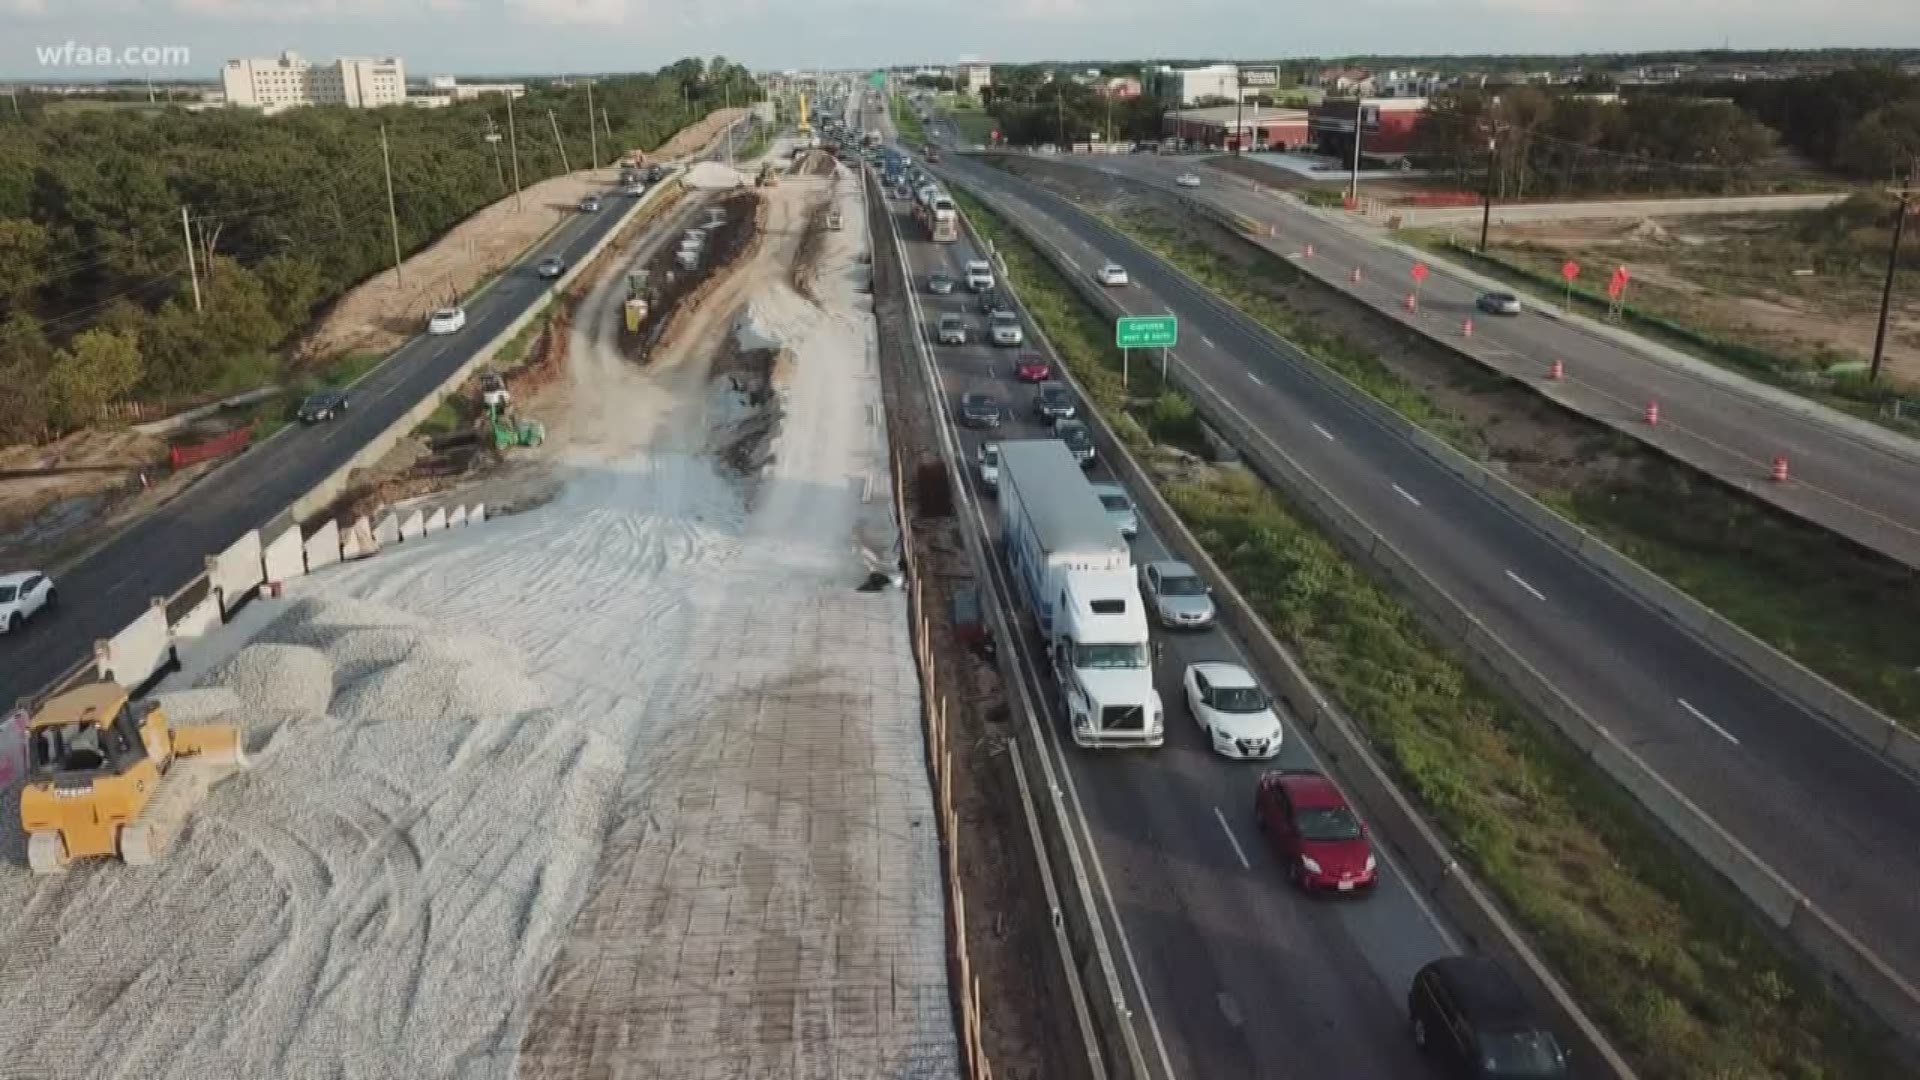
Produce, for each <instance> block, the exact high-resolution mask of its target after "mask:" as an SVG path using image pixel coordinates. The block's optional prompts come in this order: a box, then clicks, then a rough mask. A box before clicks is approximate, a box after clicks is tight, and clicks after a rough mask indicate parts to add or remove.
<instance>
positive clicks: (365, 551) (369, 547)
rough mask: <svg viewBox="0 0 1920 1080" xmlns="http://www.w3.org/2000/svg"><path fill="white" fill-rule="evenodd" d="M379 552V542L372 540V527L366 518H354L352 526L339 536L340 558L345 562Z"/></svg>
mask: <svg viewBox="0 0 1920 1080" xmlns="http://www.w3.org/2000/svg"><path fill="white" fill-rule="evenodd" d="M379 551H380V541H378V540H376V539H374V533H373V526H372V525H369V524H368V523H367V519H366V518H363V517H362V518H355V519H354V521H353V525H352V526H350V527H349V528H348V529H347V530H346V531H344V532H342V533H341V534H340V557H341V558H342V559H345V560H352V559H364V558H366V557H367V556H369V555H376V554H378V553H379Z"/></svg>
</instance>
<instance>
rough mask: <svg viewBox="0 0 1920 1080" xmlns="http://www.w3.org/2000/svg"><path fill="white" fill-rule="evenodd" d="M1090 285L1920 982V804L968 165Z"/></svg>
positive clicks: (1139, 257) (1201, 316) (1273, 345)
mask: <svg viewBox="0 0 1920 1080" xmlns="http://www.w3.org/2000/svg"><path fill="white" fill-rule="evenodd" d="M940 169H941V170H942V171H944V172H947V173H948V174H950V175H951V176H952V177H955V178H958V179H961V180H963V181H964V185H963V186H968V187H973V188H975V189H976V190H986V191H990V192H992V193H994V194H995V197H996V199H997V200H998V201H999V203H1000V205H1001V207H1002V208H1003V209H1005V210H1008V211H1010V212H1011V213H1012V214H1013V215H1014V216H1016V217H1017V218H1019V219H1020V220H1021V221H1023V222H1025V223H1026V224H1028V225H1030V226H1032V227H1034V228H1036V229H1037V230H1038V231H1039V232H1040V233H1041V235H1042V236H1043V237H1044V238H1045V239H1046V240H1047V242H1048V243H1049V244H1050V245H1052V246H1053V247H1054V248H1056V249H1057V250H1059V251H1061V252H1063V253H1064V254H1065V256H1066V257H1067V258H1068V259H1069V260H1071V263H1070V265H1071V267H1072V268H1073V270H1072V272H1080V273H1087V274H1092V273H1093V272H1094V271H1095V270H1096V269H1097V268H1098V267H1099V266H1100V265H1101V264H1102V263H1104V262H1106V261H1107V260H1108V259H1110V258H1111V259H1114V260H1116V261H1118V262H1120V263H1121V264H1123V265H1125V266H1126V267H1127V268H1128V269H1129V270H1130V271H1131V273H1132V276H1133V281H1134V287H1133V288H1131V289H1128V290H1125V292H1124V294H1123V295H1121V296H1120V297H1118V298H1119V299H1120V300H1121V302H1122V305H1123V306H1124V307H1125V308H1126V309H1127V310H1128V311H1130V312H1132V313H1133V314H1136V315H1149V314H1160V313H1165V312H1173V313H1175V314H1177V315H1178V316H1179V318H1180V321H1181V327H1180V331H1181V333H1180V336H1181V342H1182V344H1181V347H1180V348H1179V349H1178V350H1176V353H1175V357H1176V363H1178V364H1179V365H1180V367H1182V368H1184V369H1185V370H1186V371H1187V372H1188V373H1189V375H1190V376H1191V377H1192V378H1194V379H1196V380H1198V381H1201V382H1203V383H1204V384H1206V385H1208V386H1210V387H1212V389H1213V390H1214V392H1215V396H1217V397H1222V398H1223V399H1224V400H1226V401H1228V402H1230V403H1231V405H1230V407H1231V408H1234V409H1236V410H1238V411H1239V412H1240V413H1241V414H1242V419H1243V420H1244V421H1245V422H1246V423H1247V424H1248V425H1249V426H1251V427H1253V428H1254V429H1255V430H1256V431H1257V432H1258V433H1259V437H1260V438H1262V439H1264V440H1266V441H1267V442H1268V443H1269V444H1270V445H1271V446H1272V447H1275V448H1284V450H1285V452H1286V453H1287V454H1289V455H1291V456H1292V457H1293V459H1294V460H1295V461H1297V462H1298V463H1299V464H1300V465H1301V466H1302V467H1303V468H1305V469H1306V470H1307V471H1308V472H1309V473H1310V474H1311V475H1313V476H1314V477H1316V478H1317V479H1318V480H1319V481H1320V482H1321V483H1322V484H1324V485H1326V486H1327V487H1328V488H1330V489H1331V490H1332V491H1333V492H1334V493H1335V494H1336V495H1337V496H1338V497H1339V498H1340V499H1342V500H1343V501H1345V503H1346V504H1347V506H1348V507H1349V508H1350V509H1351V510H1353V511H1354V512H1355V513H1357V514H1358V515H1359V516H1360V518H1361V520H1363V521H1364V522H1365V523H1366V524H1367V525H1368V527H1370V528H1371V529H1373V530H1374V531H1376V532H1377V533H1379V534H1381V535H1382V536H1384V537H1385V538H1386V539H1387V540H1388V541H1390V542H1391V543H1392V544H1393V545H1394V546H1395V547H1396V548H1398V549H1399V550H1400V552H1402V553H1403V554H1404V555H1406V556H1407V557H1409V558H1410V559H1412V560H1413V561H1414V562H1415V564H1416V565H1417V566H1418V567H1419V568H1420V569H1421V570H1422V571H1423V572H1424V573H1425V574H1426V575H1427V576H1428V577H1429V578H1431V579H1432V580H1434V581H1436V582H1437V583H1438V584H1439V585H1440V586H1441V588H1443V589H1445V590H1446V591H1447V592H1448V593H1450V594H1451V595H1452V596H1453V597H1454V598H1455V599H1456V600H1458V601H1460V602H1462V603H1464V604H1465V605H1466V606H1467V608H1468V609H1469V610H1470V611H1472V612H1474V613H1475V615H1476V616H1477V617H1478V618H1479V619H1480V621H1481V623H1482V625H1483V626H1484V627H1485V628H1486V629H1487V630H1488V631H1489V632H1491V633H1493V634H1495V635H1498V636H1499V637H1500V638H1502V639H1504V640H1505V641H1506V642H1507V644H1508V645H1509V646H1511V647H1512V648H1514V649H1515V650H1516V651H1518V652H1519V654H1520V655H1521V656H1522V657H1524V658H1525V659H1526V660H1527V661H1528V662H1529V663H1531V664H1532V665H1533V666H1534V668H1535V669H1537V670H1538V671H1540V672H1541V673H1543V674H1544V675H1545V676H1546V677H1547V678H1548V679H1549V680H1551V681H1552V682H1553V683H1555V684H1556V685H1557V686H1558V687H1559V689H1560V690H1561V691H1562V692H1563V693H1564V694H1566V695H1567V696H1568V697H1569V698H1571V699H1572V700H1573V701H1574V702H1575V703H1577V704H1578V705H1580V706H1581V707H1582V708H1583V709H1584V710H1585V711H1586V712H1587V714H1588V715H1589V716H1591V717H1593V718H1594V719H1595V720H1596V721H1597V722H1599V723H1602V724H1604V725H1606V726H1607V727H1609V728H1610V729H1611V730H1612V731H1613V732H1614V733H1615V734H1616V735H1617V736H1618V737H1619V738H1620V739H1621V740H1622V741H1623V742H1625V743H1626V744H1627V745H1629V746H1631V747H1633V748H1634V750H1635V751H1636V752H1637V753H1638V754H1639V755H1640V756H1641V757H1642V758H1643V759H1644V760H1645V761H1646V762H1647V763H1648V764H1649V765H1650V766H1651V767H1652V768H1654V769H1655V770H1657V771H1658V772H1660V773H1661V774H1662V775H1663V776H1665V777H1666V779H1667V780H1668V781H1669V782H1671V783H1672V784H1673V785H1674V786H1675V787H1677V788H1678V789H1679V790H1681V791H1683V792H1685V793H1686V794H1687V795H1688V797H1689V798H1691V799H1692V800H1693V801H1694V802H1695V803H1696V804H1697V805H1699V806H1700V807H1701V808H1702V809H1703V810H1704V811H1705V812H1706V813H1707V814H1709V815H1711V816H1712V817H1714V818H1715V819H1717V820H1718V821H1719V822H1720V824H1721V825H1722V826H1724V827H1725V828H1727V829H1728V830H1729V831H1731V832H1732V833H1733V834H1734V835H1735V836H1736V837H1738V838H1739V839H1740V840H1741V841H1742V842H1743V843H1745V844H1746V845H1747V846H1748V847H1749V848H1751V849H1752V850H1753V851H1755V852H1756V853H1757V854H1758V855H1759V856H1760V857H1761V858H1762V859H1764V860H1766V861H1767V862H1769V863H1770V864H1772V866H1773V868H1774V869H1775V870H1776V871H1778V872H1779V873H1781V874H1782V875H1784V876H1785V877H1786V878H1787V880H1789V881H1790V882H1792V883H1793V884H1794V885H1795V886H1797V887H1798V888H1800V889H1801V890H1803V891H1804V892H1805V893H1806V894H1807V895H1808V896H1809V897H1810V898H1811V899H1812V900H1813V901H1814V902H1815V903H1817V904H1819V905H1820V906H1821V907H1822V908H1824V909H1825V910H1826V911H1827V912H1828V913H1830V914H1831V915H1832V916H1833V917H1834V918H1835V919H1837V920H1838V921H1839V922H1840V923H1841V924H1842V925H1843V926H1845V927H1847V928H1848V929H1849V930H1851V931H1852V932H1853V933H1854V934H1855V935H1856V936H1858V937H1859V938H1861V939H1862V940H1863V941H1865V942H1866V943H1867V944H1868V945H1869V947H1871V948H1874V949H1876V950H1878V951H1880V953H1881V954H1882V956H1883V957H1884V958H1885V959H1886V960H1887V962H1888V963H1889V964H1891V965H1892V966H1893V967H1894V968H1895V969H1896V970H1899V971H1901V972H1902V973H1903V974H1905V975H1906V976H1907V977H1908V978H1910V979H1913V978H1920V895H1916V892H1915V890H1914V889H1913V884H1912V883H1913V882H1915V881H1920V794H1917V793H1916V792H1915V790H1914V788H1913V785H1912V784H1911V783H1910V782H1909V781H1908V780H1907V779H1906V778H1904V777H1903V776H1901V775H1899V774H1898V773H1896V772H1894V771H1893V770H1891V769H1890V768H1888V767H1887V766H1885V765H1883V764H1882V763H1880V762H1879V761H1878V760H1877V759H1876V758H1874V757H1873V756H1872V755H1870V754H1869V753H1867V752H1865V751H1864V750H1863V749H1862V748H1861V747H1860V746H1859V745H1858V744H1856V743H1854V742H1853V741H1851V740H1850V739H1848V738H1847V737H1845V736H1843V735H1840V734H1838V733H1836V732H1834V731H1833V730H1831V729H1829V728H1827V727H1826V726H1824V725H1823V724H1821V723H1820V722H1819V721H1818V720H1816V719H1815V718H1813V717H1811V716H1809V715H1807V714H1806V713H1804V712H1803V711H1802V710H1800V709H1799V708H1798V707H1797V706H1795V705H1794V704H1793V703H1791V702H1788V701H1785V700H1783V699H1781V698H1780V697H1778V696H1776V695H1775V694H1773V693H1772V692H1771V691H1770V690H1769V689H1768V688H1767V687H1766V686H1765V685H1764V684H1762V683H1760V682H1758V681H1756V680H1755V679H1754V678H1753V677H1752V676H1751V675H1749V674H1748V673H1747V672H1746V671H1745V670H1744V669H1742V668H1740V667H1738V666H1736V665H1734V664H1732V663H1730V662H1728V661H1727V660H1725V659H1724V658H1722V657H1721V656H1719V655H1718V654H1716V653H1715V652H1713V651H1712V650H1710V649H1708V648H1707V647H1706V646H1704V645H1702V644H1701V643H1700V642H1698V641H1697V640H1695V639H1694V638H1692V637H1690V636H1689V635H1687V634H1686V633H1684V632H1683V631H1681V630H1680V629H1678V628H1676V627H1675V626H1673V625H1672V624H1670V623H1668V622H1667V621H1666V620H1665V619H1663V618H1661V617H1660V616H1659V615H1657V614H1656V613H1654V612H1653V611H1651V610H1649V609H1647V608H1645V607H1643V606H1641V605H1640V604H1639V603H1638V602H1637V601H1636V600H1635V599H1634V598H1633V597H1632V596H1630V595H1628V594H1627V593H1625V592H1624V591H1622V590H1621V589H1619V588H1618V587H1617V586H1615V585H1614V584H1613V583H1612V581H1611V580H1610V579H1608V578H1607V577H1606V576H1605V575H1603V574H1601V573H1599V572H1598V571H1596V570H1594V569H1593V568H1591V567H1589V566H1588V565H1587V564H1586V563H1585V562H1583V561H1581V560H1579V559H1578V558H1576V557H1574V556H1572V555H1570V554H1569V553H1567V552H1566V551H1565V550H1564V549H1562V548H1560V547H1559V546H1557V545H1556V544H1554V543H1552V542H1551V541H1550V540H1548V539H1547V538H1546V537H1545V536H1543V535H1541V534H1539V533H1537V532H1535V531H1534V530H1533V529H1532V528H1530V527H1529V526H1528V525H1526V524H1525V523H1524V522H1522V521H1520V520H1519V519H1517V518H1514V517H1512V516H1511V515H1509V514H1508V513H1507V512H1506V511H1505V510H1504V509H1502V508H1501V507H1500V506H1499V505H1498V504H1497V503H1495V502H1493V501H1492V500H1491V499H1490V498H1488V497H1487V496H1485V495H1484V494H1482V493H1481V492H1479V491H1478V490H1477V489H1475V488H1474V487H1473V486H1472V485H1470V484H1468V483H1466V482H1464V481H1462V480H1461V479H1459V478H1458V477H1455V476H1454V475H1453V474H1451V473H1449V472H1447V471H1446V470H1445V469H1443V468H1442V467H1440V465H1438V464H1437V463H1436V462H1434V461H1433V460H1432V459H1431V458H1429V457H1427V456H1426V455H1425V454H1424V453H1422V452H1421V451H1419V450H1418V449H1416V448H1415V447H1414V446H1413V445H1412V444H1410V443H1408V442H1405V441H1403V440H1402V439H1401V438H1400V437H1399V436H1398V435H1396V434H1394V433H1393V432H1392V431H1390V430H1389V429H1387V428H1386V427H1385V426H1383V425H1382V424H1381V423H1380V422H1377V421H1375V420H1374V419H1373V418H1371V417H1369V416H1367V415H1365V414H1363V413H1361V412H1360V411H1358V410H1357V409H1356V408H1354V407H1353V406H1351V405H1349V404H1348V403H1347V402H1346V401H1345V400H1344V399H1343V398H1341V397H1339V396H1338V395H1336V394H1335V393H1333V392H1332V391H1331V390H1329V389H1328V388H1327V387H1325V386H1324V385H1323V384H1322V383H1321V382H1319V381H1318V380H1317V379H1315V378H1313V377H1311V376H1310V375H1309V374H1308V373H1307V371H1306V369H1305V367H1304V365H1306V364H1310V363H1312V361H1310V360H1305V359H1301V358H1299V357H1298V354H1296V353H1293V352H1292V351H1290V349H1289V348H1288V347H1287V346H1285V345H1284V344H1283V343H1281V342H1280V341H1279V340H1278V339H1276V338H1274V337H1273V336H1272V335H1270V334H1268V333H1267V332H1266V331H1265V330H1264V329H1262V328H1260V327H1258V326H1257V324H1254V323H1253V322H1252V321H1251V320H1248V319H1246V318H1245V317H1244V316H1241V315H1239V314H1238V313H1236V312H1233V311H1231V310H1230V309H1228V308H1227V307H1226V306H1225V305H1223V304H1220V303H1219V302H1218V301H1215V300H1213V299H1212V298H1211V297H1210V296H1209V295H1207V294H1205V293H1204V292H1203V291H1201V290H1199V289H1198V288H1197V287H1196V286H1195V285H1194V284H1193V283H1192V282H1191V281H1189V280H1188V279H1186V278H1185V277H1184V276H1183V275H1181V274H1179V273H1178V272H1177V271H1175V270H1173V269H1172V268H1170V267H1168V266H1167V265H1166V264H1164V263H1162V262H1160V261H1159V260H1157V259H1156V258H1154V257H1153V256H1152V255H1151V254H1149V253H1148V252H1146V251H1145V250H1144V249H1141V248H1139V247H1138V246H1136V245H1134V244H1132V243H1131V242H1129V241H1127V240H1126V239H1125V238H1124V237H1122V236H1120V235H1119V234H1117V233H1114V232H1112V231H1110V230H1106V229H1104V227H1103V226H1101V225H1100V224H1099V223H1098V222H1096V221H1094V220H1093V219H1092V218H1090V217H1089V216H1087V215H1085V214H1083V213H1081V212H1080V211H1079V210H1077V209H1076V208H1075V207H1073V206H1072V205H1071V204H1069V203H1068V202H1066V201H1065V200H1063V199H1060V198H1058V197H1057V196H1054V195H1052V194H1050V193H1047V192H1045V191H1043V190H1041V189H1039V188H1038V187H1036V186H1035V185H1032V184H1029V183H1027V182H1025V181H1023V180H1020V179H1019V178H1017V177H1012V176H1009V175H1007V174H1006V173H1004V172H1001V171H999V170H995V169H992V168H989V167H987V166H985V165H982V164H980V163H979V162H976V161H969V160H966V159H964V158H962V159H960V160H956V161H950V162H949V164H947V165H945V166H941V167H940Z"/></svg>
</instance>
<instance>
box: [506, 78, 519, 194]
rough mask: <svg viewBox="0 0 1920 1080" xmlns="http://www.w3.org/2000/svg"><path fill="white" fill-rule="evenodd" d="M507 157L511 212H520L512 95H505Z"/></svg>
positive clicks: (509, 93) (517, 157)
mask: <svg viewBox="0 0 1920 1080" xmlns="http://www.w3.org/2000/svg"><path fill="white" fill-rule="evenodd" d="M507 156H508V157H510V158H512V159H513V212H514V213H516V214H517V213H519V212H520V142H519V140H518V139H516V138H515V137H514V134H513V93H512V92H511V91H509V92H508V93H507Z"/></svg>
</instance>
